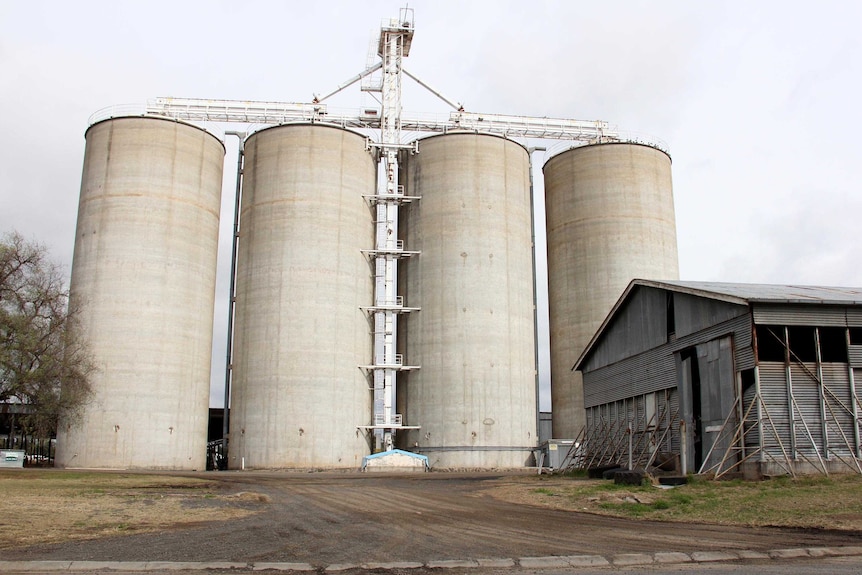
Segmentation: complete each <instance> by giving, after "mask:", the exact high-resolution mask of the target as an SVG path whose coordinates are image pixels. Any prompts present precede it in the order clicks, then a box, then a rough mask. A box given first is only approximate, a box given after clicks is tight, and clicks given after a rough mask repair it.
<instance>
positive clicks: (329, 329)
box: [229, 125, 376, 469]
mask: <svg viewBox="0 0 862 575" xmlns="http://www.w3.org/2000/svg"><path fill="white" fill-rule="evenodd" d="M375 181H376V164H375V162H374V159H373V157H372V155H371V154H370V153H369V152H367V151H366V150H365V138H364V137H363V136H361V135H358V134H355V133H352V132H349V131H346V130H342V129H339V128H334V127H328V126H321V125H289V126H281V127H275V128H269V129H266V130H263V131H260V132H257V133H255V134H253V135H252V136H250V137H249V138H248V140H247V141H246V143H245V164H244V180H243V189H242V203H241V208H240V209H241V213H240V239H239V251H238V255H237V278H236V319H235V331H234V358H233V364H234V367H233V390H232V394H231V419H230V445H229V465H230V467H231V468H234V469H236V468H240V467H243V466H244V467H245V468H284V469H286V468H315V467H321V468H337V467H350V468H358V467H359V466H360V465H361V463H362V457H363V456H365V455H367V454H368V453H370V448H369V443H368V441H367V439H366V435H365V433H364V432H363V431H360V430H358V429H357V426H360V425H368V424H369V423H370V422H371V391H370V389H369V387H370V384H369V382H368V379H367V378H366V377H365V375H364V374H363V372H362V371H361V370H360V369H359V366H360V365H368V364H369V363H371V351H372V350H371V324H370V323H369V321H368V317H367V314H366V313H365V312H364V311H363V310H361V309H360V306H369V305H371V304H372V303H373V301H374V300H373V291H372V289H373V284H372V276H373V272H372V268H371V266H370V265H369V262H368V260H367V258H366V257H365V256H364V255H363V254H362V252H361V251H360V250H362V249H370V248H372V247H373V245H374V235H373V229H374V228H373V218H372V214H371V212H370V210H369V207H368V204H367V203H366V201H365V200H364V199H363V194H373V193H374V192H375Z"/></svg>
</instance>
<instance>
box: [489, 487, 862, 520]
mask: <svg viewBox="0 0 862 575" xmlns="http://www.w3.org/2000/svg"><path fill="white" fill-rule="evenodd" d="M492 495H494V496H495V497H499V498H501V499H504V500H507V501H512V502H517V503H526V504H530V505H539V506H543V507H552V508H557V509H569V510H573V511H582V512H588V513H595V514H599V515H611V516H617V517H629V518H643V519H651V520H657V521H679V522H692V523H694V522H696V523H715V524H723V525H745V526H767V525H773V526H785V527H806V528H817V529H840V530H848V531H862V476H859V475H840V476H832V477H820V476H818V477H808V478H799V479H791V478H779V479H772V480H769V481H761V482H744V481H715V482H714V481H705V480H700V481H695V482H693V483H689V484H687V485H682V486H679V487H676V488H673V489H662V488H659V487H657V486H653V485H645V486H640V487H632V486H620V485H614V484H613V482H612V481H603V480H595V479H589V480H588V479H581V478H571V477H561V476H544V475H543V476H521V477H513V478H509V479H507V480H504V481H502V482H500V483H499V484H498V485H497V486H496V487H494V488H492Z"/></svg>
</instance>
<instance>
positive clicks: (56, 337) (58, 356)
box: [0, 233, 94, 437]
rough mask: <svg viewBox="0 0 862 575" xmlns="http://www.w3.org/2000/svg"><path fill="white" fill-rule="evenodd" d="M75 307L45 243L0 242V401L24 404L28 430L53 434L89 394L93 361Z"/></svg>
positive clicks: (17, 238) (13, 236) (22, 421)
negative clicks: (81, 335)
mask: <svg viewBox="0 0 862 575" xmlns="http://www.w3.org/2000/svg"><path fill="white" fill-rule="evenodd" d="M77 311H78V310H77V309H76V308H73V307H70V306H69V294H68V291H67V290H66V288H65V285H64V281H63V274H62V273H61V270H60V268H59V266H57V265H56V264H54V263H53V262H51V261H50V260H49V258H48V254H47V251H46V249H45V247H44V246H42V245H40V244H37V243H33V242H30V241H27V240H25V239H24V238H23V237H22V236H21V235H20V234H17V233H10V234H7V235H6V236H5V237H4V238H2V240H0V402H9V403H16V404H20V405H22V406H24V409H23V411H24V413H23V414H21V415H19V416H18V420H17V423H18V424H19V425H20V426H21V427H22V428H23V430H24V432H25V433H26V434H33V435H37V436H43V437H45V436H48V435H50V434H52V433H53V432H54V431H56V428H57V423H58V421H59V418H60V417H61V416H65V417H68V418H69V419H70V421H72V420H74V419H75V416H76V415H77V410H78V409H79V408H80V407H81V405H83V403H84V402H85V401H86V400H87V398H88V397H89V394H90V375H91V374H92V372H93V370H94V365H93V362H92V359H91V357H90V354H89V352H88V350H87V347H86V345H85V342H84V341H82V339H81V338H80V337H78V336H77V335H76V330H75V326H76V320H77Z"/></svg>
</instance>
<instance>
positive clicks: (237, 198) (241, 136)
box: [222, 132, 246, 457]
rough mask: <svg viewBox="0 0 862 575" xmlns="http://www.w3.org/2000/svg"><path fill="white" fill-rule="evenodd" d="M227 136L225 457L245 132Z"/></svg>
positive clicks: (227, 445) (228, 427)
mask: <svg viewBox="0 0 862 575" xmlns="http://www.w3.org/2000/svg"><path fill="white" fill-rule="evenodd" d="M225 135H226V136H236V138H237V142H238V143H237V151H236V188H235V190H234V203H233V235H232V237H231V253H230V287H229V290H230V292H229V293H230V295H229V300H228V314H227V342H226V344H227V345H226V346H225V374H224V414H223V417H222V439H223V440H224V441H225V442H226V443H225V445H224V447H225V450H224V455H225V457H227V456H229V454H228V449H229V444H228V443H227V442H228V439H229V436H230V385H231V376H232V370H233V366H232V364H233V321H234V307H235V303H236V253H237V250H238V248H239V209H240V202H241V200H242V163H243V159H244V158H245V152H244V150H243V143H244V140H245V137H246V133H245V132H225Z"/></svg>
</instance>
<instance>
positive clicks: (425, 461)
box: [362, 449, 428, 470]
mask: <svg viewBox="0 0 862 575" xmlns="http://www.w3.org/2000/svg"><path fill="white" fill-rule="evenodd" d="M395 454H398V455H406V456H408V457H412V458H414V459H420V460H421V461H422V463H423V465H424V466H425V469H428V457H427V456H426V455H419V454H418V453H413V452H410V451H404V450H403V449H390V450H389V451H381V452H380V453H373V454H371V455H366V456H365V457H363V458H362V469H363V470H364V469H365V466H366V465H367V464H368V461H369V460H371V459H379V458H381V457H386V456H387V455H395Z"/></svg>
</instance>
